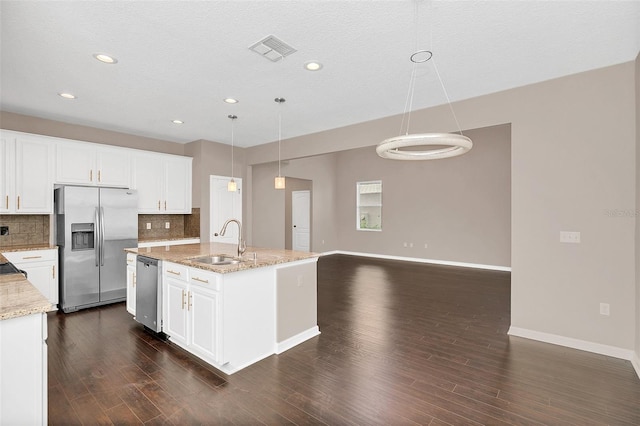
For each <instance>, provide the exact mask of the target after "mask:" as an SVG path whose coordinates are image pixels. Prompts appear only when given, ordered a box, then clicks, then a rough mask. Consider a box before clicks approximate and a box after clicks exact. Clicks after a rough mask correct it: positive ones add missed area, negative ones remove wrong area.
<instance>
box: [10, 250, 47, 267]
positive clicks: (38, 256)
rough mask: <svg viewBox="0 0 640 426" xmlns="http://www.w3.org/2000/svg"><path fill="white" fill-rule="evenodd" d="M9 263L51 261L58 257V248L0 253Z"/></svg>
mask: <svg viewBox="0 0 640 426" xmlns="http://www.w3.org/2000/svg"><path fill="white" fill-rule="evenodd" d="M2 254H3V255H4V257H6V258H7V260H8V261H9V262H11V263H14V264H16V263H19V264H25V263H33V262H52V261H55V260H56V259H57V258H58V250H29V251H12V252H5V253H2Z"/></svg>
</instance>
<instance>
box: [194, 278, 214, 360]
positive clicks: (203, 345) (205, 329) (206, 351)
mask: <svg viewBox="0 0 640 426" xmlns="http://www.w3.org/2000/svg"><path fill="white" fill-rule="evenodd" d="M188 309H189V311H190V319H191V327H190V332H189V337H190V339H189V340H190V345H191V349H192V350H193V351H194V352H195V353H197V354H198V355H200V356H203V357H205V358H208V359H211V360H213V361H215V362H218V359H219V357H218V346H219V345H218V342H217V340H216V339H217V337H218V333H216V327H217V325H218V319H217V317H218V294H217V293H214V292H209V291H206V290H201V289H199V288H197V287H191V291H190V292H189V306H188Z"/></svg>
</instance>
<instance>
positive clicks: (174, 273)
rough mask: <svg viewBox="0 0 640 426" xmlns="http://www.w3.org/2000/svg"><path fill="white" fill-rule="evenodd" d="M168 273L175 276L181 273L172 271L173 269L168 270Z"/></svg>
mask: <svg viewBox="0 0 640 426" xmlns="http://www.w3.org/2000/svg"><path fill="white" fill-rule="evenodd" d="M167 272H168V273H170V274H173V275H178V276H179V275H180V272H176V271H172V270H171V269H169V270H167Z"/></svg>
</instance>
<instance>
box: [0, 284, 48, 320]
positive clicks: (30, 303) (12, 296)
mask: <svg viewBox="0 0 640 426" xmlns="http://www.w3.org/2000/svg"><path fill="white" fill-rule="evenodd" d="M53 310H55V309H54V307H53V305H52V304H51V303H49V301H48V300H47V299H46V298H45V297H44V296H43V295H42V293H40V291H39V290H38V289H37V288H35V287H34V286H33V285H32V284H31V283H30V282H29V281H28V280H27V279H26V278H25V277H24V275H22V274H6V275H0V320H6V319H10V318H17V317H21V316H25V315H31V314H37V313H40V312H49V311H53Z"/></svg>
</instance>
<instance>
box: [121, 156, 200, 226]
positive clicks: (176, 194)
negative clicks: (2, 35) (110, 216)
mask: <svg viewBox="0 0 640 426" xmlns="http://www.w3.org/2000/svg"><path fill="white" fill-rule="evenodd" d="M134 162H135V164H134V167H133V169H134V179H133V182H132V187H133V188H134V189H137V190H138V213H146V214H154V213H157V214H183V213H187V214H188V213H191V183H192V177H191V168H192V165H191V162H192V158H190V157H180V156H174V155H161V154H153V153H138V154H136V156H135V160H134Z"/></svg>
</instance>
